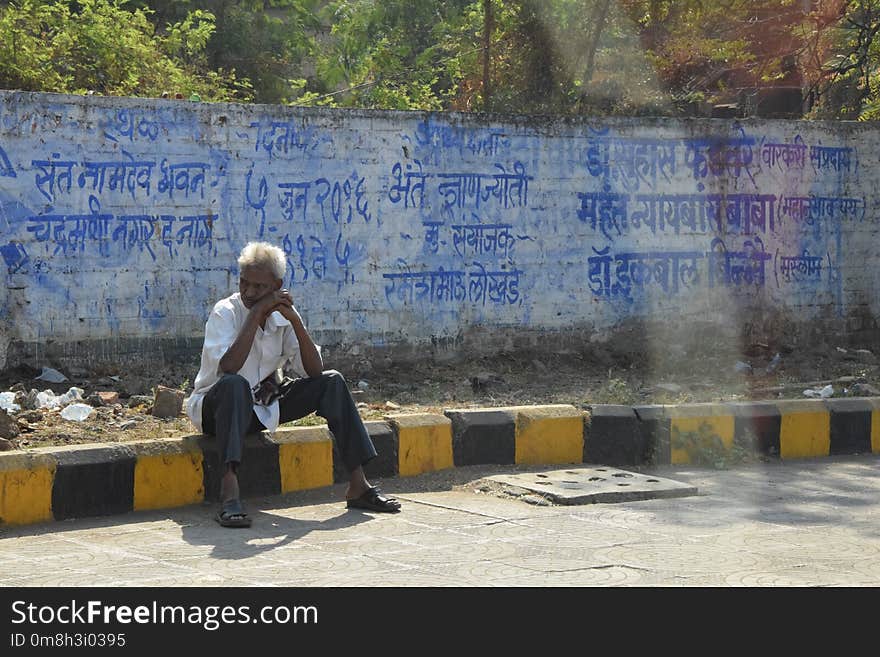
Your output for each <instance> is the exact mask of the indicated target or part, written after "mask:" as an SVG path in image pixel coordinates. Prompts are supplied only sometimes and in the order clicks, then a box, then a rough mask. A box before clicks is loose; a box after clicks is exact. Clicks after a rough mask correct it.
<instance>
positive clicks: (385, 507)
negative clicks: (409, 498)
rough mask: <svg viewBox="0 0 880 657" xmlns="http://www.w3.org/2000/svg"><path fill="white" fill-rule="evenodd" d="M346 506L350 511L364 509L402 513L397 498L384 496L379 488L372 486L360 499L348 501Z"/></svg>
mask: <svg viewBox="0 0 880 657" xmlns="http://www.w3.org/2000/svg"><path fill="white" fill-rule="evenodd" d="M345 506H346V507H348V508H349V509H364V510H366V511H378V512H380V513H397V512H399V511H400V502H398V501H397V499H396V498H393V497H387V496H385V495H383V494H382V491H381V490H379V487H378V486H370V487H369V488H368V489H367V490H366V491H365V492H364V494H363V495H361V496H360V497H355V498H352V499H350V500H346V502H345Z"/></svg>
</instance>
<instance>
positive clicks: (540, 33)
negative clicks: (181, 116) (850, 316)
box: [0, 0, 880, 120]
mask: <svg viewBox="0 0 880 657" xmlns="http://www.w3.org/2000/svg"><path fill="white" fill-rule="evenodd" d="M487 7H488V8H489V9H490V10H491V11H490V12H486V8H487ZM487 29H488V32H486V30H487ZM878 32H880V0H823V1H822V2H818V1H815V0H813V1H811V2H804V0H763V1H762V2H760V3H756V2H754V1H753V0H717V1H715V2H706V1H705V0H418V1H415V0H59V1H57V2H51V1H48V0H15V1H13V2H5V3H0V87H3V88H8V89H25V90H32V91H53V92H60V93H88V92H94V93H100V94H106V95H129V96H158V95H160V94H161V93H162V92H166V91H167V92H169V93H171V94H174V93H176V92H179V93H181V94H183V96H184V97H190V96H191V95H192V94H197V95H198V96H199V97H200V98H201V99H202V100H206V101H211V100H239V101H254V102H259V103H272V104H278V103H284V104H286V103H291V104H297V105H324V106H338V107H363V108H381V109H401V110H429V111H444V110H456V111H500V112H505V113H509V114H510V113H513V114H547V113H549V114H563V115H564V114H572V115H646V114H650V115H676V114H681V113H686V114H693V113H695V112H696V113H702V114H705V112H706V111H707V110H708V108H709V107H711V106H712V105H713V104H718V103H721V102H739V103H740V104H741V105H742V104H743V103H745V102H746V101H747V100H748V99H749V98H750V97H754V95H755V92H756V89H760V88H762V87H774V86H781V87H786V86H788V87H789V88H791V87H795V88H799V87H802V88H804V89H806V90H807V92H808V101H809V104H810V105H811V107H812V110H811V113H810V114H809V117H810V118H834V119H860V120H876V119H877V118H878V117H880V93H878V91H877V89H878V85H880V40H878V39H876V38H875V37H876V35H877V34H878ZM486 34H488V47H487V46H486V44H485V43H484V37H485V36H486ZM484 63H486V64H487V65H488V66H487V68H485V69H484ZM486 72H488V78H487V79H485V80H484V74H485V73H486ZM749 94H751V96H750V95H749Z"/></svg>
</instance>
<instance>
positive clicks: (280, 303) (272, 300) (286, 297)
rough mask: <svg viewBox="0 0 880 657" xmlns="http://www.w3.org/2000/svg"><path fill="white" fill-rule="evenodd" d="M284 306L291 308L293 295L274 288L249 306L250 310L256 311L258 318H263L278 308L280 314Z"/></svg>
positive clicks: (282, 312)
mask: <svg viewBox="0 0 880 657" xmlns="http://www.w3.org/2000/svg"><path fill="white" fill-rule="evenodd" d="M286 308H293V297H291V296H290V292H288V291H287V290H275V291H274V292H270V293H269V294H267V295H266V296H264V297H263V298H262V299H260V300H259V301H257V303H255V304H254V306H253V308H251V312H253V313H257V317H259V318H260V320H261V321H262V320H265V319H266V318H267V317H268V316H269V315H271V314H272V313H273V312H274V311H276V310H278V311H280V312H281V314H282V315H284V314H285V312H284V311H285V309H286Z"/></svg>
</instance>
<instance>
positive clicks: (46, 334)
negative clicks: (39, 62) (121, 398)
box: [0, 92, 880, 365]
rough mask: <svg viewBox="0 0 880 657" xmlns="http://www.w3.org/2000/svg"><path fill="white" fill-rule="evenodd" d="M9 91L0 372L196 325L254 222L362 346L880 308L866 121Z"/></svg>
mask: <svg viewBox="0 0 880 657" xmlns="http://www.w3.org/2000/svg"><path fill="white" fill-rule="evenodd" d="M0 103H2V104H0V254H2V256H3V260H2V261H0V267H2V268H3V272H4V273H5V278H6V285H5V286H3V288H2V290H0V334H2V336H3V337H2V338H0V365H2V364H3V363H2V361H5V360H8V359H7V358H6V353H7V351H9V352H10V353H12V351H14V349H12V347H15V346H16V345H17V346H19V347H21V349H20V353H22V354H28V353H30V354H31V355H33V354H34V350H37V352H38V351H39V349H41V348H42V346H44V345H46V344H54V345H62V346H64V345H68V346H69V345H72V344H79V345H82V344H87V343H89V342H92V341H105V342H106V341H107V340H110V341H111V343H112V341H114V340H115V341H122V340H129V339H131V340H134V341H135V343H137V341H138V340H141V341H143V344H144V345H147V344H150V341H151V340H155V339H162V338H191V339H194V340H197V339H198V338H199V337H200V335H201V332H202V328H203V325H204V320H205V317H206V313H207V312H208V310H209V308H210V306H211V304H212V303H213V302H214V301H215V300H216V299H218V298H220V297H222V296H225V295H227V294H229V293H231V292H233V291H235V290H236V289H237V270H236V265H235V260H236V257H237V254H238V251H239V250H240V249H241V247H242V246H243V245H244V244H245V243H246V242H248V241H249V240H256V239H263V240H267V241H270V242H273V243H275V244H278V245H280V246H282V247H283V248H284V250H285V251H286V252H287V253H288V257H289V260H288V271H287V280H286V284H287V285H288V286H290V288H291V289H292V291H293V295H294V298H295V302H296V304H297V306H298V307H299V308H300V309H301V311H302V312H303V315H304V317H305V318H306V322H307V324H308V326H309V327H310V329H311V330H312V331H313V333H314V334H315V336H316V338H317V339H318V340H319V341H321V342H323V343H324V344H326V345H328V346H335V347H338V348H340V349H341V350H342V351H343V352H348V351H351V350H352V349H353V348H354V349H355V351H357V350H369V349H372V348H384V347H400V346H409V347H412V348H415V349H419V348H421V347H420V346H423V345H431V344H432V343H433V344H436V343H437V341H438V340H440V341H443V340H447V341H448V340H453V341H457V342H458V343H459V344H463V345H465V346H468V347H474V348H477V349H479V347H480V345H481V344H485V345H487V346H488V345H489V343H490V342H491V341H492V339H496V338H499V337H503V336H510V335H516V334H517V333H520V332H522V333H524V334H530V335H541V334H542V333H545V334H548V335H549V334H554V333H555V332H569V333H570V334H572V333H573V334H574V335H582V336H584V339H589V338H592V339H595V338H596V336H602V335H606V334H611V333H613V331H614V329H615V327H617V326H620V325H621V324H622V323H625V322H627V321H649V322H657V323H661V324H667V325H669V326H672V327H673V329H674V328H675V327H681V330H682V331H687V330H688V327H689V326H692V325H694V324H695V323H703V324H705V323H709V324H710V325H712V326H716V327H718V329H719V331H720V332H721V333H720V334H722V333H723V334H736V332H737V331H741V330H742V327H743V325H744V324H746V323H749V322H755V321H757V322H762V321H763V322H764V323H765V324H767V325H768V326H769V328H768V326H765V327H764V328H763V329H762V330H764V329H767V330H773V327H774V326H775V327H776V328H777V329H778V330H788V329H787V328H786V327H788V326H802V325H821V326H823V327H826V328H829V329H832V328H833V330H840V331H847V330H851V331H860V330H866V329H873V328H876V318H877V316H878V312H880V300H878V294H877V290H878V289H880V286H878V283H880V280H878V279H880V267H878V266H877V265H878V257H877V253H876V251H875V248H876V247H875V236H876V234H877V219H878V201H880V194H878V190H880V168H878V166H877V164H878V137H880V132H878V130H877V129H876V128H875V127H873V126H871V125H870V124H861V123H815V122H800V121H768V120H756V121H753V122H751V121H750V122H739V123H738V122H735V121H728V120H666V119H663V120H658V119H644V118H638V119H635V118H634V119H590V118H584V119H579V120H554V119H550V118H546V117H537V118H525V117H499V116H491V117H486V116H474V115H462V114H428V113H421V112H378V111H377V112H367V111H347V110H326V109H297V108H286V107H279V106H263V105H232V104H207V103H192V102H189V101H179V100H159V99H156V100H151V99H125V98H103V97H72V96H60V95H52V94H32V93H14V92H2V93H0ZM756 318H757V319H756ZM768 318H769V319H768ZM835 327H836V328H835ZM469 340H470V343H469ZM144 348H145V349H146V347H144ZM68 351H69V353H73V352H70V350H68ZM74 351H75V350H74ZM111 351H112V350H111ZM16 353H19V352H16ZM37 355H38V354H37ZM107 355H109V356H112V355H113V354H112V353H110V354H107Z"/></svg>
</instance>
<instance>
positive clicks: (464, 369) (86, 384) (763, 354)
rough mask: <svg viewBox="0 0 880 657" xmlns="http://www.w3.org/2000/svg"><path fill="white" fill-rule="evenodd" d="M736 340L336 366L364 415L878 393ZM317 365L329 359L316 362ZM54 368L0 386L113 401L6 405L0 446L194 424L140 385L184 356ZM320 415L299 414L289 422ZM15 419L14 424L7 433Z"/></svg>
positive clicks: (177, 374) (26, 372)
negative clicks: (614, 351)
mask: <svg viewBox="0 0 880 657" xmlns="http://www.w3.org/2000/svg"><path fill="white" fill-rule="evenodd" d="M744 351H745V353H737V352H730V351H726V352H720V351H719V352H716V353H711V352H709V353H701V354H686V353H679V352H676V351H674V350H673V351H663V352H661V353H658V354H655V355H653V356H652V357H651V358H648V359H643V358H642V359H629V358H626V357H620V356H612V355H609V354H607V353H604V354H603V353H601V352H599V353H598V354H592V355H590V356H586V355H584V354H582V353H577V352H574V351H562V352H554V353H551V354H550V355H542V356H538V355H536V354H524V353H519V354H501V355H497V356H493V357H487V358H483V359H472V360H466V361H464V362H447V363H438V362H431V361H425V362H419V363H417V364H410V365H405V364H397V365H391V366H388V365H384V366H382V368H381V369H380V368H378V367H373V366H371V365H369V364H367V363H362V365H361V366H360V367H357V366H355V367H352V368H350V370H349V371H345V370H343V374H345V375H346V379H347V380H348V383H349V387H350V389H351V390H352V393H353V395H354V396H355V399H356V401H357V403H358V408H359V409H360V411H361V415H362V417H363V418H364V419H368V420H378V419H382V418H383V417H385V416H386V415H387V414H389V413H416V412H431V413H442V412H443V411H444V410H448V409H453V408H474V407H500V406H514V405H534V404H571V405H573V406H575V407H577V408H582V409H589V407H590V406H591V405H592V404H625V405H635V404H652V403H663V404H666V403H670V404H672V403H688V402H711V401H746V400H775V399H783V398H784V399H799V398H800V399H802V398H805V397H806V396H808V395H805V394H804V391H805V390H819V389H821V388H822V387H824V386H827V385H831V386H832V387H833V391H834V392H833V394H834V396H835V397H843V396H874V395H878V394H880V365H878V364H877V358H876V357H875V356H874V354H873V353H872V352H870V351H868V350H866V349H855V348H851V347H839V346H833V345H832V346H830V347H829V346H827V345H826V346H823V347H822V348H821V349H819V350H815V351H812V352H805V351H803V350H792V349H786V348H784V347H783V348H780V347H778V346H773V347H771V346H769V345H760V344H759V345H750V346H749V348H747V349H745V350H744ZM777 353H778V354H779V357H778V358H777V359H776V361H774V360H773V357H774V356H775V355H776V354H777ZM774 363H775V364H774ZM325 367H327V368H332V367H336V366H335V365H334V364H333V363H332V362H325ZM60 369H61V371H62V373H63V374H65V375H66V376H67V377H68V380H67V381H64V382H60V383H51V384H50V383H47V382H45V381H43V380H39V379H37V378H36V377H37V376H39V375H40V373H41V370H36V369H32V368H28V367H17V368H13V369H7V370H5V371H3V372H2V373H0V391H11V392H14V393H17V394H18V399H19V400H20V401H21V400H22V399H23V398H24V397H25V396H26V393H28V392H29V391H31V390H36V391H38V392H40V391H44V390H47V389H51V390H52V391H53V392H54V393H56V394H62V393H65V392H67V391H69V389H70V388H71V387H72V386H76V387H78V388H81V389H82V390H83V397H84V398H89V397H90V396H91V395H92V394H93V393H95V392H98V391H104V392H111V393H112V392H116V393H118V395H119V399H118V401H117V402H115V403H111V404H109V405H104V406H97V407H95V408H94V411H93V412H92V413H91V414H90V416H89V417H88V418H87V419H85V420H84V421H81V422H77V421H73V420H65V419H64V418H63V417H61V412H60V409H28V408H22V409H21V410H18V411H10V413H9V417H10V418H11V419H12V421H13V422H14V424H15V427H14V428H13V429H12V430H11V431H8V432H7V434H6V435H7V438H8V440H6V441H5V442H4V441H3V440H0V448H5V449H7V450H9V449H15V450H27V449H33V448H37V447H47V446H55V445H71V444H82V443H98V442H100V443H115V442H127V441H140V440H155V439H162V438H176V437H181V436H186V435H191V434H194V433H195V429H194V427H193V426H192V424H191V423H190V421H189V419H188V418H187V417H186V415H185V413H181V414H180V415H179V416H178V417H175V418H159V417H154V416H153V415H152V412H151V411H152V399H151V397H152V392H153V390H154V388H155V386H157V385H163V386H167V387H171V388H177V389H181V390H183V391H184V393H185V394H189V392H191V390H192V386H191V382H192V380H193V379H194V378H195V374H196V371H197V369H198V361H197V359H196V358H193V359H192V360H191V361H190V362H179V363H173V364H166V365H164V366H162V367H160V368H158V369H156V368H153V369H149V370H145V369H141V370H137V369H134V370H129V371H125V370H122V369H119V370H113V369H112V368H103V369H100V370H97V371H85V370H74V371H66V370H64V368H63V367H62V368H60ZM340 369H341V368H340ZM31 396H33V395H31ZM92 399H94V398H93V397H92ZM323 422H324V421H323V419H322V418H319V417H316V416H309V417H307V418H303V419H302V420H299V421H297V422H296V423H294V424H319V423H323ZM15 428H17V430H18V433H17V435H11V434H14V433H15ZM0 435H2V434H0Z"/></svg>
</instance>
